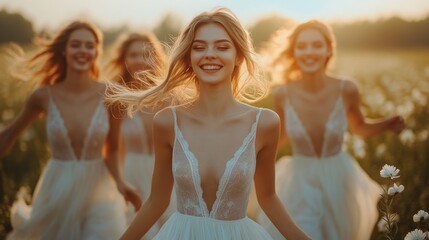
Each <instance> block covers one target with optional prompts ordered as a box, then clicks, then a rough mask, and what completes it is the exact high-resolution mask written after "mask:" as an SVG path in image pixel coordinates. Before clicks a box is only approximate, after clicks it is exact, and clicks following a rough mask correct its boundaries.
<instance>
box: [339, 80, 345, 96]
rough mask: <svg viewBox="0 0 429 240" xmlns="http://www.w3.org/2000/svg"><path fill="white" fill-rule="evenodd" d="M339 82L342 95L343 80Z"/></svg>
mask: <svg viewBox="0 0 429 240" xmlns="http://www.w3.org/2000/svg"><path fill="white" fill-rule="evenodd" d="M340 81H341V82H340V93H342V92H343V88H344V82H345V81H344V80H340Z"/></svg>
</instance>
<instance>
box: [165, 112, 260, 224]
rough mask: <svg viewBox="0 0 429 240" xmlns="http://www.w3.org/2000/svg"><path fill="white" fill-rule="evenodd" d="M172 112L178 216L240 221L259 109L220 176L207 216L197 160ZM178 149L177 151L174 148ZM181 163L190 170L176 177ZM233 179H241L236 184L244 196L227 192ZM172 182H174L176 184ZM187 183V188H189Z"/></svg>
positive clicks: (251, 170)
mask: <svg viewBox="0 0 429 240" xmlns="http://www.w3.org/2000/svg"><path fill="white" fill-rule="evenodd" d="M172 111H173V116H174V131H175V136H176V137H175V143H174V151H173V152H174V153H173V174H174V176H175V183H177V182H181V183H182V184H176V185H175V189H176V193H177V200H178V203H184V204H182V205H180V204H178V210H179V212H182V213H183V214H188V215H194V216H202V217H209V218H215V219H229V220H232V219H238V218H242V217H244V216H245V212H246V207H247V201H248V195H249V190H250V185H251V183H252V179H253V174H254V169H255V161H256V157H255V146H254V142H255V136H256V129H257V125H258V120H259V116H260V113H261V109H259V111H258V113H257V115H256V121H255V122H254V123H253V124H252V126H251V130H250V132H249V134H248V135H247V136H246V137H245V138H244V140H243V142H242V144H241V146H240V147H239V148H238V149H237V150H236V151H235V153H234V155H233V157H232V158H231V159H229V160H228V161H227V163H226V165H225V169H224V172H223V174H222V176H221V179H220V181H219V185H218V188H217V191H216V199H215V201H214V203H213V207H212V209H211V212H209V210H208V208H207V204H206V202H205V201H204V199H203V189H202V186H201V176H200V173H199V166H198V159H197V158H196V156H195V155H194V154H193V153H192V152H191V151H190V149H189V144H188V142H187V141H186V140H185V138H184V137H183V134H182V132H181V130H180V128H179V127H178V124H177V116H176V111H175V108H172ZM179 146H180V149H179V148H178V147H179ZM180 150H182V151H180ZM181 152H182V153H183V154H184V156H185V158H186V159H181V158H180V153H181ZM246 153H247V154H246ZM249 153H250V154H249ZM181 160H183V161H186V160H187V165H186V166H188V167H189V168H190V169H188V170H190V174H189V175H188V176H186V175H183V174H180V171H179V170H180V166H179V165H183V164H184V163H181V162H180V161H181ZM239 165H240V166H239ZM235 175H241V177H242V179H240V180H238V182H240V181H241V182H240V183H243V181H244V185H245V186H242V187H243V188H242V190H243V191H242V192H241V193H240V195H245V196H238V197H237V196H232V195H233V194H231V192H233V191H236V189H235V188H234V189H229V188H232V186H233V184H231V182H230V181H231V179H233V178H234V177H235ZM183 177H185V178H188V179H185V183H186V184H184V183H183V179H182V178H183ZM176 178H177V180H178V181H176ZM179 178H180V179H179ZM189 178H191V179H189ZM235 180H236V179H235ZM190 182H191V184H189V183H190ZM190 185H191V186H192V188H193V189H192V190H190V189H183V186H186V187H188V188H189V187H191V186H190ZM231 190H233V191H231ZM189 192H193V194H189ZM183 193H188V194H183ZM192 196H193V197H192ZM188 198H189V199H188ZM239 205H242V206H244V209H240V207H238V206H239ZM232 207H233V208H236V209H235V210H238V212H237V211H232V210H231V208H232Z"/></svg>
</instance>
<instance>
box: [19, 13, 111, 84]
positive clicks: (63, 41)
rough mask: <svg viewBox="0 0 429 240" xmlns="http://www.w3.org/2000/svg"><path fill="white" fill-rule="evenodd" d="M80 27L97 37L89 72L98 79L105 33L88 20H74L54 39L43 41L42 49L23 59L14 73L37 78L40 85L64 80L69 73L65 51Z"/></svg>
mask: <svg viewBox="0 0 429 240" xmlns="http://www.w3.org/2000/svg"><path fill="white" fill-rule="evenodd" d="M79 29H87V30H88V31H90V32H91V33H92V34H93V35H94V37H95V41H96V50H97V52H96V58H95V61H94V64H93V65H92V66H91V70H90V73H89V74H90V77H91V78H93V79H98V77H99V75H100V67H99V63H98V59H99V58H100V55H101V43H102V41H103V39H102V36H103V35H102V33H101V31H100V30H99V29H98V28H97V27H96V26H95V25H93V24H92V23H90V22H87V21H74V22H72V23H70V24H68V25H67V26H66V27H64V28H63V29H62V30H61V31H60V32H59V33H58V34H57V35H56V36H55V37H54V38H53V39H52V40H50V41H43V42H42V41H41V42H40V43H39V44H41V45H42V49H41V50H40V51H38V52H37V53H35V54H34V55H33V56H31V57H30V58H29V59H26V60H23V61H22V63H23V65H22V67H20V68H17V69H19V70H17V72H13V74H14V75H15V76H18V77H19V78H22V79H24V80H26V79H27V78H29V79H31V80H35V81H36V82H37V83H38V85H39V86H45V85H54V84H56V83H58V82H60V81H62V80H64V78H65V76H66V73H67V72H66V71H67V62H66V58H65V56H64V52H65V50H66V46H67V42H68V40H69V38H70V35H71V34H72V33H73V32H74V31H76V30H79ZM20 63H21V62H20Z"/></svg>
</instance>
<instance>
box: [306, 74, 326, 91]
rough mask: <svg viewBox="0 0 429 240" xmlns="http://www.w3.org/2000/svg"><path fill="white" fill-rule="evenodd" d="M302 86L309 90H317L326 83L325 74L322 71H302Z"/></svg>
mask: <svg viewBox="0 0 429 240" xmlns="http://www.w3.org/2000/svg"><path fill="white" fill-rule="evenodd" d="M301 80H302V87H303V88H304V89H305V90H306V91H309V92H318V91H320V90H321V89H322V88H323V87H324V86H325V84H326V80H327V75H326V74H325V73H324V72H322V71H318V72H314V73H305V72H303V73H302V79H301Z"/></svg>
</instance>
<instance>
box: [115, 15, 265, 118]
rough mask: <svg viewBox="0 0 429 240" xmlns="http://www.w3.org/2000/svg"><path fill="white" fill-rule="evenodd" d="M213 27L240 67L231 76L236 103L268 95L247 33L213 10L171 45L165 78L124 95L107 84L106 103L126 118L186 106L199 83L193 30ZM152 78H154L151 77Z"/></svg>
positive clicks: (196, 92) (118, 89) (195, 22)
mask: <svg viewBox="0 0 429 240" xmlns="http://www.w3.org/2000/svg"><path fill="white" fill-rule="evenodd" d="M209 23H216V24H219V25H220V26H222V27H223V28H224V29H225V31H226V32H227V33H228V35H229V36H230V37H231V39H232V41H233V44H234V46H235V47H236V48H237V57H239V58H240V59H242V60H243V61H242V63H241V64H240V65H239V66H236V67H235V69H234V72H233V75H232V80H231V84H232V91H233V94H234V96H235V97H236V98H237V99H239V100H246V101H249V102H252V101H256V100H258V99H260V98H261V97H264V96H265V95H266V94H268V90H269V85H268V84H266V82H265V81H264V79H263V77H262V71H261V68H260V66H259V64H258V63H257V62H256V57H255V56H256V54H255V51H254V48H253V44H252V42H251V38H250V36H249V33H248V32H247V30H246V29H245V28H244V27H243V26H242V25H241V23H240V22H239V20H238V19H237V17H236V16H235V15H234V14H233V13H232V12H231V11H230V10H229V9H227V8H217V9H215V10H213V11H211V12H203V13H201V14H199V15H198V16H196V17H195V18H194V19H193V20H192V21H191V22H190V23H189V25H188V26H187V27H186V28H185V29H184V30H183V31H182V32H181V34H180V35H179V37H178V38H177V40H176V41H175V43H174V45H173V47H172V49H171V52H170V56H169V59H168V61H167V66H166V72H165V74H164V75H165V76H163V77H162V79H161V81H159V80H154V82H157V83H160V84H159V85H158V86H156V87H154V88H151V89H149V90H147V91H127V90H126V89H124V88H121V87H119V86H118V85H117V84H116V85H115V84H110V85H109V88H110V91H108V94H107V99H108V100H109V101H110V102H120V103H121V104H122V105H125V106H126V107H127V110H128V114H132V113H133V112H134V111H136V110H138V109H142V108H144V107H146V106H155V107H156V106H159V105H163V104H164V103H165V102H169V104H170V105H179V104H180V105H182V104H188V103H191V102H192V101H194V100H195V99H196V98H197V97H198V95H199V90H198V89H199V82H198V79H197V76H196V74H195V73H194V71H193V69H192V68H191V67H190V66H191V62H190V51H191V45H192V43H193V40H194V38H195V32H196V31H197V29H198V28H199V27H201V26H203V25H205V24H209ZM151 77H156V76H151Z"/></svg>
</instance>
